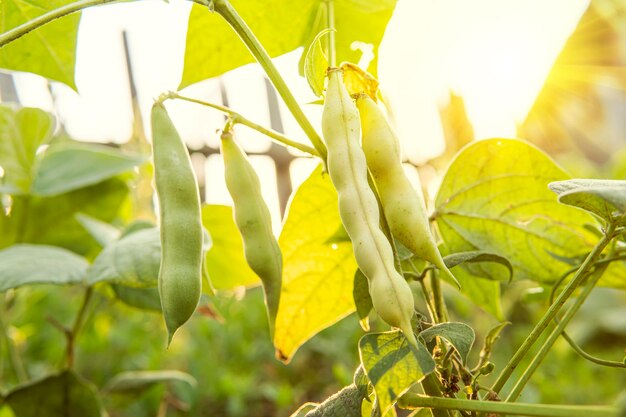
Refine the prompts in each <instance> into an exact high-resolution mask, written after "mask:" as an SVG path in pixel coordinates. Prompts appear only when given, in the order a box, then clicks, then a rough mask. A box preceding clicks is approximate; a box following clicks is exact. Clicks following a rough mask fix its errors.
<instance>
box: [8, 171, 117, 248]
mask: <svg viewBox="0 0 626 417" xmlns="http://www.w3.org/2000/svg"><path fill="white" fill-rule="evenodd" d="M127 196H128V186H127V184H126V182H125V181H124V180H122V179H120V178H111V179H109V180H106V181H104V182H101V183H99V184H96V185H92V186H90V187H86V188H81V189H79V190H76V191H72V192H69V193H66V194H61V195H58V196H55V197H34V196H33V197H15V198H14V199H13V205H12V207H11V216H10V217H6V218H5V219H4V220H3V221H2V222H3V225H2V226H3V228H4V229H6V230H8V231H9V232H10V233H11V234H12V237H11V241H3V242H2V243H3V244H5V245H6V244H10V243H12V242H13V241H19V242H23V243H39V244H48V245H55V246H61V247H64V248H66V249H70V250H72V251H74V252H76V253H78V254H81V255H85V254H88V253H90V252H92V251H96V250H99V249H100V245H99V244H98V243H97V242H96V241H95V240H94V239H93V238H92V237H91V236H90V234H89V233H88V232H87V231H86V230H85V228H84V227H83V226H82V225H81V224H80V223H79V222H78V221H77V220H76V218H75V215H76V214H77V213H79V212H80V213H84V214H86V215H89V216H91V217H94V218H96V219H99V220H102V221H104V222H107V223H110V222H111V221H113V220H115V219H119V218H121V217H123V215H125V213H124V212H123V211H122V209H123V208H124V203H125V202H126V201H127Z"/></svg>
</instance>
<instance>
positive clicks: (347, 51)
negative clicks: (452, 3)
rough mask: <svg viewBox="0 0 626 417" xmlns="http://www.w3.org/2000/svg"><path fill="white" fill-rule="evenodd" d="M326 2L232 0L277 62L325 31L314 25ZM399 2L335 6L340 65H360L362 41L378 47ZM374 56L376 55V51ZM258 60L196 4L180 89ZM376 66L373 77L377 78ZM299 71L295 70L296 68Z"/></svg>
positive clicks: (363, 0)
mask: <svg viewBox="0 0 626 417" xmlns="http://www.w3.org/2000/svg"><path fill="white" fill-rule="evenodd" d="M322 3H323V0H300V1H298V2H297V4H294V3H293V2H292V1H288V0H268V1H265V2H263V3H259V2H257V1H253V0H232V5H233V6H234V8H235V9H236V10H237V12H238V13H239V14H240V15H241V17H242V18H243V19H244V20H245V21H246V23H247V24H248V25H249V26H250V27H251V29H252V31H253V32H254V34H255V35H256V36H257V37H258V38H259V40H260V41H261V43H262V44H263V46H264V47H265V49H266V50H267V51H268V53H269V54H270V55H271V56H273V57H275V56H278V55H281V54H284V53H286V52H289V51H292V50H294V49H296V48H298V47H300V46H308V45H309V44H310V42H311V40H312V39H313V38H314V37H315V35H317V33H318V32H319V30H320V28H319V27H318V26H317V25H315V24H314V23H315V21H316V17H317V15H318V10H319V7H321V5H322ZM395 3H396V0H336V1H335V2H334V4H335V27H336V28H338V31H337V35H336V44H337V62H341V61H352V62H357V61H358V60H359V58H360V52H358V51H355V50H353V49H351V45H352V42H354V41H360V42H364V43H367V44H372V45H374V47H375V48H377V47H378V44H379V43H380V41H381V39H382V36H383V33H384V30H385V27H386V25H387V22H388V21H389V19H390V18H391V14H392V12H393V9H394V7H395ZM374 52H377V51H376V50H375V51H374ZM253 61H254V59H253V57H252V56H251V55H250V52H249V51H248V50H247V49H246V47H245V46H244V45H243V43H242V42H241V41H240V39H239V38H238V37H237V35H236V34H235V32H234V31H233V30H232V29H231V28H230V27H229V26H228V24H226V22H225V21H224V20H223V19H222V18H221V17H220V16H219V15H217V14H216V13H211V12H209V11H208V9H207V8H206V7H201V6H198V5H196V4H194V6H193V8H192V10H191V15H190V16H189V29H188V31H187V47H186V50H185V68H184V71H183V79H182V82H181V85H180V87H181V88H182V87H185V86H188V85H190V84H193V83H195V82H198V81H202V80H204V79H207V78H211V77H215V76H217V75H220V74H222V73H224V72H226V71H229V70H231V69H234V68H237V67H240V66H241V65H244V64H248V63H250V62H253ZM375 65H376V64H375V62H373V63H372V65H371V66H370V72H373V73H375ZM294 70H295V68H294Z"/></svg>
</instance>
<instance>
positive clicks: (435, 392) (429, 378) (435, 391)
mask: <svg viewBox="0 0 626 417" xmlns="http://www.w3.org/2000/svg"><path fill="white" fill-rule="evenodd" d="M421 385H422V389H423V390H424V393H426V394H427V395H429V396H430V398H441V399H443V393H442V392H441V383H440V382H439V380H438V379H437V376H436V375H435V374H434V373H432V372H431V373H430V374H428V375H426V378H424V379H423V380H422V382H421ZM403 398H404V397H403ZM432 413H433V417H450V413H449V412H448V411H447V410H444V409H434V410H432Z"/></svg>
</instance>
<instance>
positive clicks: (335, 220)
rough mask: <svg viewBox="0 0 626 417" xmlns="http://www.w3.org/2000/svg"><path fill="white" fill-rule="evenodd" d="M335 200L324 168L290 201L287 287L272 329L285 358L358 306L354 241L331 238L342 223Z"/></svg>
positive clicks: (283, 239) (285, 236)
mask: <svg viewBox="0 0 626 417" xmlns="http://www.w3.org/2000/svg"><path fill="white" fill-rule="evenodd" d="M337 204H338V203H337V193H336V192H335V190H334V188H333V186H332V183H331V182H330V178H329V177H328V175H324V174H322V169H321V167H318V168H317V169H316V170H315V171H313V173H312V174H311V175H310V176H309V178H308V179H307V180H306V181H305V182H304V183H303V184H302V185H301V186H300V188H299V189H298V191H297V192H296V193H295V195H294V196H293V197H292V200H291V201H290V203H289V209H288V212H287V216H286V220H285V223H284V225H283V230H282V233H281V235H280V238H279V240H278V243H279V245H280V248H281V250H282V252H283V287H282V291H281V295H280V305H279V307H278V315H277V317H276V327H275V334H274V345H275V347H276V355H277V357H278V358H280V359H281V360H283V361H285V362H288V361H290V360H291V358H292V356H293V355H294V353H295V352H296V350H297V349H298V348H299V347H300V345H302V344H303V343H304V342H305V341H307V340H308V339H310V338H311V337H313V336H314V335H315V334H317V333H318V332H319V331H321V330H323V329H325V328H326V327H328V326H330V325H331V324H334V323H335V322H337V321H339V320H340V319H342V318H343V317H345V316H347V315H348V314H350V313H352V312H353V311H354V309H355V307H354V301H353V300H352V285H353V281H354V272H355V271H356V263H355V261H354V255H353V254H352V245H351V244H350V242H336V243H329V242H328V241H329V240H330V239H331V237H332V236H333V235H334V234H335V233H336V231H337V229H338V228H339V227H341V219H340V218H339V211H338V209H337Z"/></svg>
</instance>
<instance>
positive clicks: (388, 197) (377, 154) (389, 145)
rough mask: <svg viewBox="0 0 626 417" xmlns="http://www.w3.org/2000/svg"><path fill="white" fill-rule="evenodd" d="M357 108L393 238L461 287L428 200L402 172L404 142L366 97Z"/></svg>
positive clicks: (364, 142)
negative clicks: (442, 247)
mask: <svg viewBox="0 0 626 417" xmlns="http://www.w3.org/2000/svg"><path fill="white" fill-rule="evenodd" d="M356 105H357V108H358V110H359V114H360V119H361V129H362V132H363V138H362V147H363V152H364V153H365V158H366V159H367V166H368V168H369V169H370V172H371V173H372V177H374V182H375V183H376V188H377V189H378V194H379V196H380V201H381V204H382V206H383V211H384V213H385V218H386V219H387V223H388V224H389V229H390V230H391V234H392V235H393V236H395V238H396V239H398V240H399V241H400V242H401V243H402V244H403V245H404V246H406V247H407V248H408V249H409V250H410V251H411V252H413V253H414V254H415V255H416V256H417V257H418V258H420V259H424V260H426V261H428V262H430V263H432V264H434V265H435V266H436V267H437V268H438V269H439V270H440V271H441V274H442V277H443V278H444V279H445V280H446V281H448V282H450V283H451V284H453V285H456V286H458V287H460V285H459V283H458V281H457V280H456V278H455V277H454V275H452V273H451V272H450V270H449V269H448V268H447V267H446V265H445V264H444V262H443V259H442V257H441V254H440V253H439V250H438V249H437V244H436V243H435V239H434V237H433V235H432V233H431V230H430V226H429V224H428V217H427V216H426V207H425V204H424V198H423V197H422V195H421V192H420V193H418V191H416V190H415V188H413V186H412V185H411V182H410V181H409V179H408V178H407V176H406V173H405V172H404V169H403V168H402V160H401V155H400V142H399V140H398V138H397V136H396V134H395V132H394V131H393V129H392V128H391V126H390V125H389V123H388V122H387V118H386V117H385V114H384V113H383V112H382V110H381V109H380V107H379V106H378V105H377V104H376V103H375V102H374V100H372V99H371V98H370V97H369V96H368V95H366V94H361V95H360V96H359V97H358V98H357V100H356Z"/></svg>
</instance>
